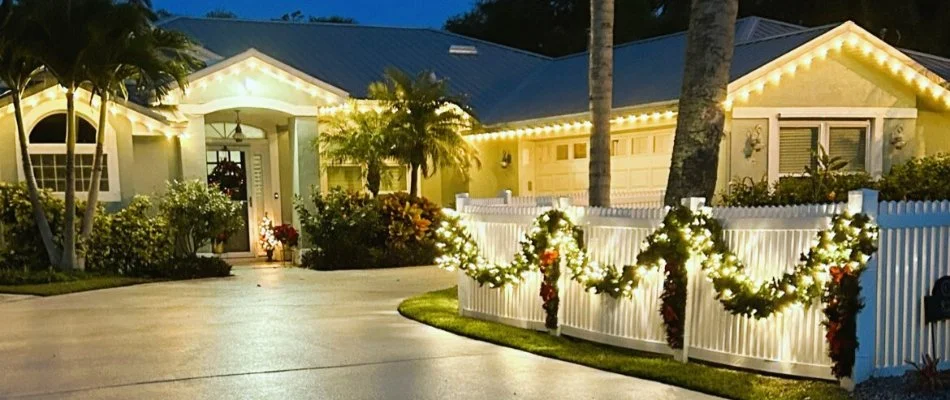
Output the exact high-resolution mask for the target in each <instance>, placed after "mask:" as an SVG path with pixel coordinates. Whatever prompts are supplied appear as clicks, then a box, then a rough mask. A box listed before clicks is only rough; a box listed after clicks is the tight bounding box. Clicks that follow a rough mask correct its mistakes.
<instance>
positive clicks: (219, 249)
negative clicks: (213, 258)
mask: <svg viewBox="0 0 950 400" xmlns="http://www.w3.org/2000/svg"><path fill="white" fill-rule="evenodd" d="M211 252H212V253H214V254H224V242H219V241H215V242H214V243H213V244H212V245H211Z"/></svg>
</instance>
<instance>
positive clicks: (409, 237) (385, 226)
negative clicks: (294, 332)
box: [297, 189, 442, 270]
mask: <svg viewBox="0 0 950 400" xmlns="http://www.w3.org/2000/svg"><path fill="white" fill-rule="evenodd" d="M297 209H298V212H299V213H300V215H301V219H300V220H301V225H302V228H303V231H304V233H305V234H306V235H307V237H308V239H309V240H310V242H311V246H310V247H311V250H310V251H309V252H307V253H306V254H304V256H303V259H302V265H303V266H304V267H307V268H313V269H322V270H327V269H356V268H382V267H398V266H407V265H426V264H431V263H432V262H433V261H434V259H435V257H436V255H437V249H436V246H435V227H437V226H438V225H439V223H440V222H441V220H442V211H441V209H440V208H439V207H438V206H437V205H435V204H434V203H432V202H430V201H428V200H426V199H424V198H412V197H410V196H409V195H408V194H406V193H394V194H387V195H381V196H379V197H377V198H375V199H374V198H371V197H369V196H368V195H365V194H361V193H347V192H344V191H342V190H338V189H334V190H332V191H330V192H329V193H327V194H325V195H315V196H314V207H313V209H312V210H310V209H308V208H307V207H304V206H303V205H302V204H299V203H298V205H297Z"/></svg>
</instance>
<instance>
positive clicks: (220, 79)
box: [214, 74, 224, 82]
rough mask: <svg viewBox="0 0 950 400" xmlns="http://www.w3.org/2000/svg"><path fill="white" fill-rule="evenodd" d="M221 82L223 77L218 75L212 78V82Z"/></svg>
mask: <svg viewBox="0 0 950 400" xmlns="http://www.w3.org/2000/svg"><path fill="white" fill-rule="evenodd" d="M223 80H224V77H223V76H221V75H220V74H219V75H215V76H214V81H215V82H221V81H223Z"/></svg>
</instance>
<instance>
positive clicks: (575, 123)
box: [571, 122, 581, 129]
mask: <svg viewBox="0 0 950 400" xmlns="http://www.w3.org/2000/svg"><path fill="white" fill-rule="evenodd" d="M571 126H572V127H573V128H574V129H580V128H581V123H580V122H574V123H573V124H572V125H571Z"/></svg>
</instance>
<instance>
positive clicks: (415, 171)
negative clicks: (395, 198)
mask: <svg viewBox="0 0 950 400" xmlns="http://www.w3.org/2000/svg"><path fill="white" fill-rule="evenodd" d="M410 174H411V176H410V177H409V196H411V197H419V164H412V165H411V168H410Z"/></svg>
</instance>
